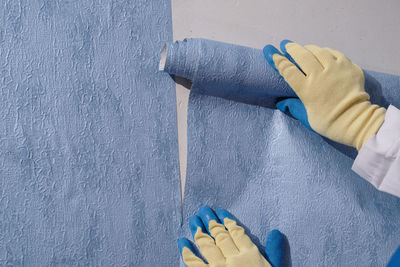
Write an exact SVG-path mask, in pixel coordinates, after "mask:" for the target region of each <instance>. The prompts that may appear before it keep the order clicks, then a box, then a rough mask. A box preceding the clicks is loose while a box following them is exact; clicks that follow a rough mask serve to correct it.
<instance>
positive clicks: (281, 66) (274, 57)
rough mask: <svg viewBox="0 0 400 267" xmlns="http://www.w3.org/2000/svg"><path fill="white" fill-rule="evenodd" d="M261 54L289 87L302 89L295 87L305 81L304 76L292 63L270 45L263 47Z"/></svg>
mask: <svg viewBox="0 0 400 267" xmlns="http://www.w3.org/2000/svg"><path fill="white" fill-rule="evenodd" d="M263 52H264V57H265V58H266V59H267V62H268V63H269V64H270V65H271V66H272V67H273V68H274V69H275V70H277V71H278V73H279V74H280V75H281V76H282V77H283V78H284V79H285V81H286V82H287V83H288V84H289V85H290V87H292V88H302V86H297V85H298V84H299V83H302V82H303V81H304V80H305V76H304V74H303V72H302V71H301V70H300V69H299V68H298V67H297V66H296V65H295V64H294V63H292V62H291V61H290V60H289V59H288V58H287V57H285V56H283V55H282V54H281V53H280V52H279V51H278V50H277V49H276V48H275V47H273V46H272V45H267V46H265V47H264V49H263Z"/></svg>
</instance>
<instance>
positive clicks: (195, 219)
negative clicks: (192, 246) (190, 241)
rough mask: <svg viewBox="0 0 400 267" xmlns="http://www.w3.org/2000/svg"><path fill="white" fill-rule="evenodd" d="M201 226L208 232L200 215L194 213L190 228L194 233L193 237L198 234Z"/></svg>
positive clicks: (190, 220) (203, 230)
mask: <svg viewBox="0 0 400 267" xmlns="http://www.w3.org/2000/svg"><path fill="white" fill-rule="evenodd" d="M199 227H200V229H201V231H202V232H203V233H205V232H206V229H205V228H204V224H203V222H202V221H201V219H200V217H199V216H197V215H193V216H192V217H190V218H189V228H190V232H191V233H192V236H193V238H194V236H195V235H196V233H197V231H198V229H199Z"/></svg>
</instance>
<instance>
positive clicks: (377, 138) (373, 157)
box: [352, 106, 400, 197]
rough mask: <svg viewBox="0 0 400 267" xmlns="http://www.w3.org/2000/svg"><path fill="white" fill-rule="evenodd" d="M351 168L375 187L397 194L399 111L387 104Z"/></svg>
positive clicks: (399, 176)
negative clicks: (382, 119) (379, 125)
mask: <svg viewBox="0 0 400 267" xmlns="http://www.w3.org/2000/svg"><path fill="white" fill-rule="evenodd" d="M352 169H353V171H355V172H356V173H357V174H358V175H360V176H361V177H363V178H364V179H366V180H367V181H369V182H370V183H371V184H373V185H374V186H375V187H376V188H377V189H378V190H380V191H384V192H387V193H390V194H392V195H395V196H397V197H400V110H399V109H397V108H395V107H394V106H389V108H388V110H387V112H386V116H385V121H384V123H383V124H382V126H381V128H380V129H379V131H378V132H377V133H376V135H374V136H373V137H371V138H370V139H369V140H368V141H367V142H366V143H365V144H364V146H363V147H362V148H361V149H360V151H359V153H358V156H357V158H356V159H355V161H354V164H353V167H352Z"/></svg>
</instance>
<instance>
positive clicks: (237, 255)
mask: <svg viewBox="0 0 400 267" xmlns="http://www.w3.org/2000/svg"><path fill="white" fill-rule="evenodd" d="M221 223H223V224H221ZM189 226H190V230H191V232H192V234H193V237H194V240H195V242H196V244H197V245H198V246H199V248H200V252H201V254H202V255H203V256H204V258H205V259H206V260H207V261H208V264H206V263H205V262H204V261H203V260H202V259H201V258H199V257H198V256H196V253H195V249H194V247H193V246H192V244H191V243H190V242H189V240H188V239H186V238H181V239H179V240H178V246H179V250H180V252H181V256H182V259H183V262H184V263H185V264H186V265H187V266H188V267H206V266H209V267H244V266H246V267H270V266H273V267H282V266H283V262H284V257H283V255H284V252H283V251H284V248H283V247H284V238H283V235H282V234H281V233H280V232H279V231H278V230H273V231H271V232H270V234H269V236H268V241H267V245H266V248H265V250H266V251H265V252H266V255H267V257H268V260H269V261H270V262H268V261H267V260H266V259H265V258H264V256H263V255H262V254H261V253H260V251H259V250H258V248H257V247H256V245H254V243H253V242H252V241H251V240H250V238H249V237H248V236H247V235H246V234H245V232H244V229H243V228H242V227H241V226H239V225H237V222H236V220H235V219H234V217H233V216H232V215H231V214H230V213H229V212H228V211H227V210H224V209H219V210H217V211H216V213H214V211H213V210H212V209H211V208H209V207H207V206H205V207H202V208H200V210H199V216H197V215H194V216H192V217H191V218H190V219H189Z"/></svg>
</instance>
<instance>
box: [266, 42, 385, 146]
mask: <svg viewBox="0 0 400 267" xmlns="http://www.w3.org/2000/svg"><path fill="white" fill-rule="evenodd" d="M281 50H282V52H283V53H284V54H281V53H280V52H279V51H278V50H277V49H276V48H275V47H274V46H272V45H267V46H266V47H264V50H263V52H264V56H265V58H266V59H267V61H268V62H269V64H270V65H271V66H272V67H273V68H275V69H276V70H277V71H278V72H279V74H280V75H281V76H282V77H283V78H284V79H285V81H286V82H287V83H288V84H289V86H290V87H291V88H292V89H293V90H294V91H295V93H296V94H297V96H298V97H299V98H300V100H299V99H293V98H292V99H285V100H282V101H280V102H278V103H277V104H276V106H277V108H278V109H279V110H281V111H283V112H285V113H289V114H290V115H292V116H293V117H294V118H296V119H298V120H300V121H301V122H302V123H303V124H304V125H305V126H306V127H308V128H309V129H312V130H314V131H315V132H317V133H319V134H321V135H322V136H325V137H327V138H329V139H331V140H333V141H336V142H338V143H342V144H345V145H348V146H352V147H355V148H357V150H360V149H361V147H362V146H363V145H364V143H365V142H366V141H367V140H368V139H369V138H370V137H372V136H373V135H374V134H376V133H377V131H378V130H379V128H380V127H381V125H382V123H383V121H384V118H385V114H386V110H385V109H384V108H381V107H379V106H377V105H373V104H371V102H370V101H369V99H370V97H369V95H368V94H367V93H366V92H365V88H364V82H365V79H364V72H363V71H362V69H361V68H360V67H359V66H357V65H356V64H354V63H353V62H351V61H350V60H349V59H348V58H347V57H346V56H345V55H344V54H342V53H341V52H339V51H336V50H333V49H330V48H321V47H318V46H315V45H306V46H301V45H299V44H297V43H294V42H291V41H288V40H284V41H282V42H281Z"/></svg>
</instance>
